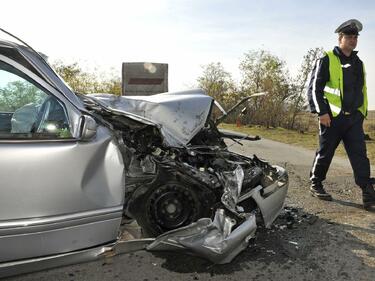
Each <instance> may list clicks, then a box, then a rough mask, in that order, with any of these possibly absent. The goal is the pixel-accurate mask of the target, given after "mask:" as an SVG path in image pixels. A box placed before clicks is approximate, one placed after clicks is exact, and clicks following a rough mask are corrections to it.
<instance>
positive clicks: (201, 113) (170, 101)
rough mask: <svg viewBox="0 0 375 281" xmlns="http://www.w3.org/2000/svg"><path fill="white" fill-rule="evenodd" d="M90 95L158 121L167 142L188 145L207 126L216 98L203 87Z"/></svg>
mask: <svg viewBox="0 0 375 281" xmlns="http://www.w3.org/2000/svg"><path fill="white" fill-rule="evenodd" d="M89 96H90V97H91V98H93V99H95V100H96V101H97V102H98V103H100V104H101V105H102V106H104V107H106V108H107V109H109V110H113V111H116V112H117V113H118V112H121V113H123V114H124V115H136V116H139V117H141V118H142V119H145V121H148V123H149V122H151V123H153V124H155V125H157V126H158V127H159V129H160V131H161V133H162V135H163V137H164V140H165V141H166V143H167V144H168V145H170V146H177V147H181V146H185V145H187V144H188V143H189V142H190V140H191V139H192V138H193V137H194V136H195V135H196V134H197V133H198V132H199V131H200V130H201V129H202V128H203V127H204V126H205V124H206V121H207V118H208V116H209V114H210V110H211V106H212V101H213V99H212V98H211V97H210V96H208V95H206V94H205V92H204V91H203V90H200V89H196V90H189V91H182V92H168V93H162V94H157V95H152V96H114V95H110V94H91V95H89Z"/></svg>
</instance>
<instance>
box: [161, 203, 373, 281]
mask: <svg viewBox="0 0 375 281" xmlns="http://www.w3.org/2000/svg"><path fill="white" fill-rule="evenodd" d="M337 201H339V200H337ZM354 205H358V204H354ZM292 209H293V210H294V212H292V213H290V212H289V214H287V215H285V213H284V215H283V214H282V215H281V217H280V218H279V219H278V220H276V222H275V224H274V226H273V227H272V228H271V229H265V228H259V229H258V231H257V237H256V239H255V240H254V241H253V242H252V243H251V244H250V246H249V248H248V249H246V250H245V251H244V252H243V253H241V254H240V255H239V256H238V257H236V258H235V260H234V261H232V263H230V264H225V265H214V264H211V263H210V262H207V261H206V260H203V259H200V258H198V257H191V256H186V255H179V254H175V253H157V254H155V255H157V256H158V257H159V258H162V259H164V262H163V263H162V264H161V266H162V267H163V268H165V269H168V270H169V271H173V272H178V273H208V274H210V275H211V276H214V275H223V276H229V275H233V274H236V272H242V271H247V272H252V271H254V272H256V275H257V277H259V278H261V277H267V276H268V274H270V272H272V271H274V270H275V268H278V269H279V270H282V271H283V273H282V274H287V272H288V271H295V270H296V269H297V268H299V269H301V270H306V272H313V273H314V275H313V276H314V279H313V280H315V278H316V280H318V279H320V278H321V280H330V278H332V280H334V279H335V278H336V279H340V280H341V279H349V280H362V279H361V278H358V276H367V274H372V276H375V275H373V274H375V246H374V245H369V244H368V243H366V242H363V241H362V240H361V239H359V238H358V237H357V236H358V235H357V234H354V235H353V234H352V232H353V231H355V232H356V233H362V234H365V235H366V234H367V235H369V234H372V235H374V234H375V229H370V228H361V227H358V226H353V225H345V224H338V223H333V222H332V221H328V220H325V219H321V218H319V217H317V216H315V215H313V214H309V213H306V212H304V211H303V210H302V209H296V208H292ZM291 221H292V223H290V222H291ZM270 265H272V266H270ZM358 274H360V275H358ZM369 276H371V275H369ZM253 277H256V276H253ZM309 280H310V279H309ZM363 280H366V279H363ZM368 280H371V279H368Z"/></svg>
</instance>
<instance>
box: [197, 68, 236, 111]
mask: <svg viewBox="0 0 375 281" xmlns="http://www.w3.org/2000/svg"><path fill="white" fill-rule="evenodd" d="M202 69H203V73H202V75H201V76H199V77H198V79H197V81H198V86H199V88H202V89H203V90H204V91H205V92H206V93H207V94H208V95H209V96H211V97H213V98H214V99H215V100H217V101H218V102H219V103H220V104H222V105H223V106H224V107H228V106H230V104H231V103H232V102H231V99H232V95H233V94H234V93H235V88H236V87H235V84H234V82H233V80H232V77H231V75H230V74H229V73H228V72H226V71H225V70H224V67H223V65H222V64H221V63H220V62H216V63H209V64H207V65H204V66H202Z"/></svg>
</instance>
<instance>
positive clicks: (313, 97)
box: [307, 46, 364, 115]
mask: <svg viewBox="0 0 375 281" xmlns="http://www.w3.org/2000/svg"><path fill="white" fill-rule="evenodd" d="M333 52H334V54H335V55H337V56H338V57H339V58H340V62H341V66H342V72H343V80H344V81H343V87H344V89H343V91H344V93H343V95H342V97H343V100H342V110H343V111H346V112H355V111H356V110H357V108H358V107H360V106H361V105H362V104H363V93H362V88H363V84H364V73H363V64H362V61H361V60H360V59H359V57H358V56H357V53H358V52H356V51H353V52H352V53H351V55H350V56H349V57H347V56H345V55H344V54H343V53H342V52H341V50H340V48H339V47H337V46H336V47H335V48H334V49H333ZM327 81H329V57H328V55H325V56H324V57H323V58H321V59H319V60H318V61H317V63H316V64H315V67H314V69H313V72H312V75H311V80H310V84H309V88H308V92H307V94H308V100H309V104H310V109H311V112H313V113H318V114H319V115H323V114H326V113H328V112H329V106H328V103H327V101H326V100H325V99H324V87H325V85H326V83H327ZM317 104H318V106H317ZM317 107H318V108H317Z"/></svg>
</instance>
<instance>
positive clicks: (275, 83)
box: [240, 50, 290, 127]
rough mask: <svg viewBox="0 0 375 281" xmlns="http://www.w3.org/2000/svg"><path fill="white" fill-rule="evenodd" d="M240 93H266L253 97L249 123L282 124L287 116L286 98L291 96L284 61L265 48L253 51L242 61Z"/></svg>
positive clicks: (243, 94)
mask: <svg viewBox="0 0 375 281" xmlns="http://www.w3.org/2000/svg"><path fill="white" fill-rule="evenodd" d="M240 70H241V74H242V82H241V95H242V96H248V95H251V94H252V93H257V92H264V91H265V92H267V93H268V94H267V95H266V96H263V97H258V98H256V99H252V100H250V103H249V110H248V116H247V118H248V120H247V121H248V122H250V121H251V122H252V123H256V124H261V125H265V126H267V127H270V126H273V127H276V126H280V125H281V124H282V122H283V120H284V118H285V114H284V112H285V101H286V100H287V99H288V97H289V95H290V91H289V80H290V77H289V73H288V71H287V69H286V66H285V62H284V61H283V60H281V59H279V58H278V57H277V56H274V55H272V54H271V53H269V52H268V51H265V50H250V51H249V52H247V53H245V57H244V59H243V60H242V61H241V63H240Z"/></svg>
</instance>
